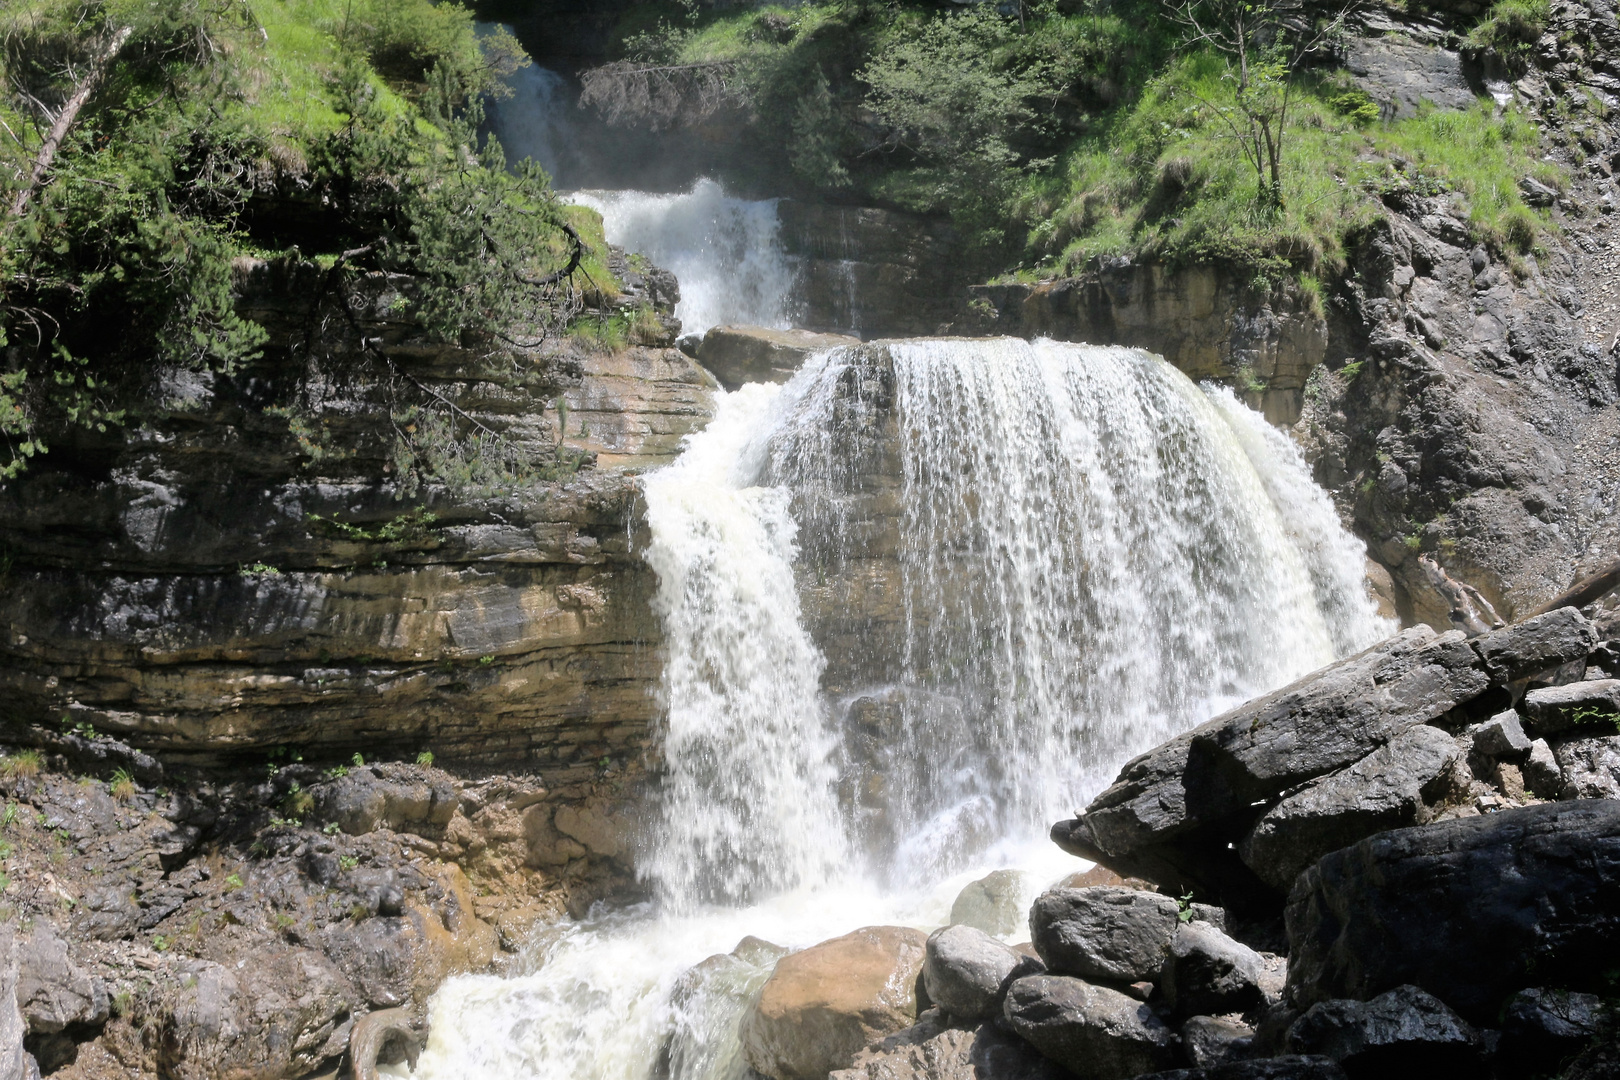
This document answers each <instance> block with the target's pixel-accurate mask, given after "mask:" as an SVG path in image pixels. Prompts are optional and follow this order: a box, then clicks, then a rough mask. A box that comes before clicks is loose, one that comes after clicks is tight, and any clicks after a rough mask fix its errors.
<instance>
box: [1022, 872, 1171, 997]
mask: <svg viewBox="0 0 1620 1080" xmlns="http://www.w3.org/2000/svg"><path fill="white" fill-rule="evenodd" d="M1178 915H1179V912H1178V909H1177V906H1176V902H1175V901H1174V900H1172V899H1171V898H1170V897H1168V896H1160V895H1159V894H1158V893H1150V892H1143V891H1142V890H1140V889H1124V888H1120V887H1118V886H1113V885H1097V886H1093V887H1091V888H1087V889H1052V890H1051V891H1049V892H1045V893H1042V894H1041V895H1040V896H1039V897H1037V898H1036V899H1035V903H1034V904H1033V905H1032V906H1031V907H1030V909H1029V933H1030V939H1031V941H1032V942H1033V943H1034V945H1035V951H1036V952H1037V953H1039V954H1040V957H1041V960H1042V962H1044V963H1045V964H1046V966H1047V968H1048V969H1049V970H1050V971H1052V972H1054V973H1055V974H1060V975H1079V976H1082V977H1084V978H1092V979H1106V980H1112V981H1115V982H1122V983H1132V982H1139V981H1142V980H1153V979H1157V978H1158V977H1159V971H1160V969H1161V968H1162V967H1163V966H1164V958H1165V954H1166V953H1167V951H1168V950H1169V948H1170V939H1171V938H1173V937H1174V936H1175V933H1176V927H1177V925H1178V924H1179V919H1178Z"/></svg>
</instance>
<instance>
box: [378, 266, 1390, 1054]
mask: <svg viewBox="0 0 1620 1080" xmlns="http://www.w3.org/2000/svg"><path fill="white" fill-rule="evenodd" d="M684 284H685V283H684V281H683V287H684ZM644 490H645V495H646V504H647V524H648V526H649V530H650V536H651V539H650V542H649V545H648V548H647V550H646V551H645V552H644V555H645V557H646V559H647V561H648V562H649V564H650V565H651V566H652V567H653V569H654V570H655V571H656V573H657V576H658V593H657V598H656V601H655V607H656V609H657V614H658V616H659V618H660V620H661V623H662V626H663V628H664V643H663V646H662V649H663V655H664V677H663V678H664V682H663V694H664V701H663V707H664V712H665V719H664V722H663V724H662V726H661V727H660V728H659V729H658V730H657V731H656V732H655V738H656V739H657V740H658V743H659V750H660V759H661V762H662V764H661V768H660V771H659V772H658V774H657V776H656V782H655V784H654V786H653V790H652V791H651V792H650V793H649V800H650V809H651V810H652V811H653V817H654V822H653V824H652V825H651V827H650V829H649V835H647V836H646V837H644V838H643V841H642V844H641V848H640V850H639V851H638V867H639V870H640V873H641V875H642V877H643V878H644V880H645V883H646V885H647V887H648V892H649V894H650V895H651V896H652V897H653V899H652V900H650V901H648V902H647V903H645V904H643V905H640V906H637V907H631V908H624V909H619V910H613V911H608V910H602V909H599V910H598V911H596V912H593V914H592V916H591V917H590V918H588V919H586V920H583V921H571V922H566V923H563V924H561V925H557V926H552V927H548V928H546V929H545V930H544V931H542V932H541V934H540V936H539V937H537V938H536V940H535V941H534V942H533V943H532V944H531V946H530V947H529V949H528V951H527V953H526V954H525V956H524V957H523V959H522V962H521V963H520V965H519V968H518V973H516V974H513V975H510V976H508V977H495V976H464V977H459V978H455V979H451V980H450V981H448V982H447V983H446V984H445V985H444V986H443V987H442V988H441V989H440V990H439V992H438V994H437V995H436V996H435V998H434V999H433V1002H432V1004H431V1007H430V1015H429V1020H430V1024H431V1034H430V1041H429V1045H428V1047H427V1049H426V1051H425V1052H424V1054H423V1057H422V1059H421V1061H420V1063H419V1065H418V1067H417V1070H416V1073H415V1075H416V1076H418V1077H430V1078H433V1080H450V1078H462V1077H465V1078H473V1077H477V1078H480V1080H529V1078H541V1077H544V1078H552V1077H556V1078H562V1077H569V1078H603V1080H607V1078H618V1080H644V1078H648V1077H651V1076H654V1075H657V1076H668V1077H672V1078H680V1080H689V1078H690V1080H696V1078H707V1080H740V1078H741V1077H742V1076H743V1075H744V1073H745V1071H746V1066H745V1064H744V1062H743V1060H742V1056H741V1049H740V1047H739V1044H738V1038H737V1031H738V1026H739V1024H740V1022H741V1020H742V1018H743V1016H744V1015H745V1013H746V1010H747V1007H748V1004H749V1001H750V999H751V996H752V995H753V994H755V993H756V992H757V990H758V988H759V987H760V985H762V984H763V982H764V980H765V979H766V978H767V977H768V975H769V972H770V970H771V966H772V965H773V964H774V962H775V958H776V956H777V955H779V950H778V949H776V948H773V947H772V946H777V947H786V948H797V947H802V946H806V945H810V944H813V943H815V942H817V941H822V940H825V939H827V938H830V937H834V936H837V935H839V934H842V933H846V932H848V931H850V930H853V929H856V928H858V927H861V926H867V925H875V924H898V925H909V926H915V927H918V928H921V929H931V928H933V927H936V926H939V925H942V924H943V923H944V922H945V921H946V920H947V918H948V915H949V912H950V908H951V903H952V900H953V899H954V898H955V897H956V895H957V893H958V892H959V891H960V889H961V888H962V887H963V886H964V885H966V884H967V883H968V882H970V881H973V880H975V879H976V878H978V877H981V876H982V875H984V874H985V873H987V872H989V871H992V870H998V869H1014V870H1017V871H1020V872H1021V874H1022V877H1021V878H1020V879H1019V880H1020V881H1021V882H1022V887H1023V890H1024V892H1025V894H1026V895H1024V896H1023V897H1021V904H1020V909H1027V906H1028V901H1029V900H1030V899H1032V898H1033V896H1034V895H1035V894H1036V893H1038V892H1039V891H1040V890H1042V889H1043V888H1045V887H1047V886H1048V885H1050V884H1051V883H1052V882H1054V881H1055V880H1057V879H1059V878H1061V877H1062V876H1063V875H1065V874H1067V873H1070V872H1072V871H1074V870H1077V869H1081V868H1082V865H1083V864H1080V863H1078V861H1077V860H1074V859H1072V858H1069V857H1067V856H1064V855H1063V854H1062V853H1061V852H1059V851H1058V850H1057V849H1056V848H1055V847H1053V846H1052V845H1051V843H1050V842H1049V841H1048V840H1047V839H1046V830H1047V828H1048V826H1049V825H1050V823H1051V821H1053V820H1055V819H1057V818H1059V817H1065V816H1068V815H1069V814H1070V813H1072V812H1073V811H1074V810H1075V809H1076V808H1077V807H1079V806H1083V805H1084V803H1085V802H1086V801H1087V800H1088V799H1089V798H1090V797H1091V796H1092V795H1094V794H1095V793H1096V791H1097V790H1099V788H1100V787H1101V786H1102V785H1103V784H1105V783H1107V781H1108V780H1109V779H1111V778H1112V776H1113V774H1114V773H1115V771H1116V770H1117V769H1118V767H1119V766H1120V765H1121V764H1122V763H1123V762H1124V761H1125V760H1126V759H1127V758H1128V757H1129V756H1131V755H1132V754H1134V753H1137V752H1140V751H1142V750H1144V749H1146V748H1148V747H1150V746H1153V745H1156V744H1157V743H1159V742H1161V741H1163V740H1164V739H1165V738H1168V737H1170V736H1172V735H1174V734H1177V733H1179V732H1181V731H1184V730H1187V729H1188V728H1190V727H1191V726H1193V725H1195V724H1197V723H1199V722H1201V721H1202V720H1204V719H1207V718H1208V717H1210V716H1212V715H1214V714H1216V713H1218V712H1219V711H1221V710H1223V709H1224V708H1227V707H1229V706H1231V705H1233V704H1236V703H1238V702H1241V701H1243V700H1246V699H1248V698H1250V697H1252V696H1254V695H1256V694H1259V693H1262V692H1264V691H1266V690H1269V689H1272V688H1274V687H1277V686H1280V685H1283V684H1285V683H1287V682H1288V681H1290V680H1292V679H1294V678H1297V677H1299V676H1300V675H1303V674H1305V673H1307V672H1309V671H1311V670H1313V669H1315V668H1318V667H1320V666H1322V665H1324V664H1326V663H1328V662H1330V661H1331V660H1333V659H1335V658H1336V657H1339V656H1343V655H1347V654H1348V653H1350V652H1354V651H1356V650H1358V649H1360V648H1362V647H1365V646H1366V645H1368V644H1371V643H1372V642H1373V641H1375V640H1377V639H1378V638H1380V637H1381V636H1383V635H1384V634H1386V633H1387V632H1389V631H1390V630H1391V629H1392V628H1391V627H1390V626H1389V625H1387V624H1386V623H1385V622H1384V621H1383V620H1381V619H1380V618H1378V617H1377V615H1376V613H1375V610H1374V607H1373V605H1372V603H1371V601H1370V600H1369V599H1368V597H1367V594H1366V588H1365V580H1364V562H1363V560H1364V553H1363V551H1362V548H1361V545H1360V544H1359V543H1358V542H1356V541H1355V540H1354V539H1353V538H1351V537H1350V536H1348V535H1347V534H1346V533H1345V532H1344V531H1343V530H1342V528H1341V526H1340V525H1339V522H1338V519H1337V517H1336V515H1335V513H1334V511H1333V508H1332V505H1331V504H1330V502H1329V500H1328V498H1327V496H1326V494H1325V493H1323V492H1322V491H1321V490H1320V489H1319V488H1317V487H1316V486H1315V485H1314V484H1313V483H1312V482H1311V480H1310V477H1309V474H1308V471H1307V470H1306V467H1305V465H1304V462H1303V460H1302V459H1301V457H1300V455H1299V453H1298V452H1297V450H1295V449H1294V447H1293V445H1292V444H1291V443H1290V442H1289V440H1288V439H1287V438H1286V436H1284V435H1283V434H1282V433H1280V432H1278V431H1276V430H1274V429H1272V428H1271V427H1270V426H1269V425H1267V424H1266V423H1265V422H1264V421H1263V420H1262V419H1261V418H1260V417H1259V415H1258V414H1256V413H1254V412H1253V411H1252V410H1250V409H1248V408H1246V407H1245V406H1243V405H1242V404H1240V403H1239V402H1238V401H1237V400H1236V399H1235V398H1234V397H1233V396H1232V394H1231V392H1230V391H1229V390H1226V389H1223V388H1218V387H1213V386H1204V387H1198V386H1195V385H1194V384H1193V383H1192V382H1191V381H1190V380H1188V379H1187V377H1186V376H1185V375H1183V374H1181V373H1180V372H1179V371H1177V370H1176V369H1174V368H1173V367H1171V366H1170V365H1168V364H1166V363H1165V362H1163V361H1162V360H1158V359H1156V358H1154V357H1151V356H1149V355H1148V354H1146V353H1143V352H1140V351H1138V350H1131V349H1122V348H1099V347H1091V346H1084V345H1071V344H1062V343H1055V342H1035V343H1029V342H1025V341H1020V340H1012V339H988V340H982V341H969V340H960V339H938V340H935V339H925V340H915V341H899V342H879V343H871V344H867V345H860V346H851V347H848V348H843V349H837V350H833V351H832V352H829V353H826V354H822V355H819V356H816V357H813V358H811V359H810V360H809V361H807V362H806V364H805V366H804V367H803V369H802V370H801V371H800V372H799V373H798V374H797V375H796V376H795V377H794V378H793V379H792V380H791V381H790V382H789V383H788V384H786V385H785V386H780V387H778V386H764V385H749V386H744V387H742V388H741V389H739V390H738V391H736V392H734V393H730V394H724V393H722V394H720V395H718V411H717V413H716V416H715V418H714V420H713V421H712V422H711V424H710V425H709V426H708V427H707V428H706V429H705V430H704V431H702V432H701V433H699V434H697V435H694V436H692V437H691V438H690V439H689V440H688V444H687V447H686V449H685V451H684V453H683V454H682V456H681V457H680V458H679V459H677V460H676V461H675V462H674V463H673V464H671V465H669V466H666V467H664V468H662V469H659V470H656V471H654V472H652V473H650V474H648V475H647V476H646V477H645V479H644ZM840 590H842V591H840ZM877 594H880V595H878V599H875V600H874V599H873V598H872V597H873V596H874V595H877ZM829 595H834V596H835V597H836V598H837V599H836V603H835V605H834V606H835V607H836V608H837V614H838V616H839V618H841V619H842V620H843V622H842V623H840V624H839V625H841V626H843V627H844V631H843V632H844V634H845V636H846V637H847V636H848V635H849V634H851V633H853V635H854V638H855V644H854V646H851V644H850V643H849V641H847V640H843V641H841V642H839V643H837V644H833V643H831V641H830V639H829V638H827V636H826V635H825V634H822V635H821V636H820V637H819V638H818V632H817V627H819V626H822V625H823V624H825V623H826V622H827V620H828V615H827V607H828V604H827V596H829ZM863 597H864V599H862V598H863ZM862 604H867V605H868V608H866V609H863V608H862V607H861V605H862ZM852 620H853V625H854V626H855V630H853V631H851V630H850V629H849V625H847V624H850V623H851V621H852ZM862 620H864V621H862ZM829 683H834V684H836V685H837V690H836V692H828V690H827V689H826V687H827V685H828V684H829ZM1007 931H1008V932H1007V933H1006V934H1005V935H1004V937H1005V939H1006V940H1008V941H1022V940H1025V938H1026V937H1027V934H1026V932H1024V931H1023V930H1021V929H1020V928H1018V927H1016V926H1011V927H1008V928H1007ZM766 943H769V944H766ZM711 957H714V958H715V959H712V960H711V959H707V958H711ZM700 963H701V966H699V965H700ZM400 1075H405V1074H403V1073H401V1074H400Z"/></svg>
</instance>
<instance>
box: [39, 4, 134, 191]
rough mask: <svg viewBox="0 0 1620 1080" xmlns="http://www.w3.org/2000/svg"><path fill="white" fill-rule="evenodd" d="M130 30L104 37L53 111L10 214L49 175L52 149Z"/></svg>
mask: <svg viewBox="0 0 1620 1080" xmlns="http://www.w3.org/2000/svg"><path fill="white" fill-rule="evenodd" d="M133 32H134V28H133V27H130V26H121V27H119V28H118V29H116V30H114V31H113V33H112V36H111V37H110V38H108V39H107V43H106V45H105V46H103V48H102V49H101V51H100V52H99V53H98V54H97V55H96V58H95V60H94V62H92V63H91V65H90V70H89V71H87V72H86V73H85V75H84V77H83V78H82V79H80V80H79V86H78V89H76V90H74V91H73V96H72V97H70V98H68V99H67V101H66V102H64V103H63V105H62V109H61V111H60V112H58V113H57V114H56V120H55V121H54V122H53V123H52V124H51V129H50V131H49V132H47V133H46V135H45V142H44V145H42V146H41V147H40V148H39V153H38V154H37V155H35V157H34V171H33V175H32V176H30V177H29V181H28V183H27V184H25V185H23V187H22V188H21V189H20V190H19V191H18V192H17V197H16V198H15V199H13V200H12V203H11V216H12V217H14V218H20V217H22V216H23V213H24V212H25V211H26V210H27V209H28V203H29V200H31V199H32V198H33V197H34V194H35V193H36V192H37V191H39V189H40V188H41V187H42V186H43V185H44V183H45V179H46V177H47V176H49V175H50V171H51V165H52V164H54V163H55V161H56V152H57V150H58V148H60V147H61V145H62V140H63V139H64V138H66V137H67V133H68V129H69V128H71V127H72V126H73V121H74V120H76V119H78V116H79V110H81V109H83V108H84V106H85V103H86V102H88V101H89V100H90V96H91V95H92V94H94V93H95V92H96V87H97V86H99V85H101V80H102V79H103V78H104V77H105V76H106V74H107V69H108V68H109V67H111V66H112V62H113V61H114V60H116V59H117V58H118V53H119V51H120V50H122V49H123V47H124V43H125V42H127V41H128V40H129V36H130V34H132V33H133Z"/></svg>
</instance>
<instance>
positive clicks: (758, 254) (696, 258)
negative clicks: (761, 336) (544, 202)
mask: <svg viewBox="0 0 1620 1080" xmlns="http://www.w3.org/2000/svg"><path fill="white" fill-rule="evenodd" d="M567 198H568V200H569V201H570V202H575V203H578V204H580V205H582V206H589V207H590V208H591V209H593V210H595V211H597V212H598V213H600V214H601V215H602V223H603V226H604V228H605V231H606V234H607V238H608V242H609V243H612V244H617V245H619V246H620V247H622V248H624V249H625V250H627V251H633V252H637V253H639V254H641V255H645V256H646V257H647V258H649V259H651V260H652V261H653V262H654V263H656V264H657V265H658V266H661V267H663V268H664V269H666V270H670V271H672V272H673V273H674V274H675V276H676V277H677V278H679V279H680V283H681V301H680V303H679V304H677V305H676V307H675V315H676V317H677V318H679V319H680V320H681V328H682V329H683V330H684V331H685V332H687V333H695V334H701V333H703V332H704V331H705V330H707V329H709V328H710V327H712V326H720V325H723V324H726V323H744V324H748V325H751V326H769V327H775V328H778V329H782V328H786V327H787V326H788V325H789V324H790V323H789V320H790V317H791V312H790V310H789V308H790V304H791V297H792V292H793V285H794V280H795V276H796V275H797V272H798V271H797V267H796V266H795V263H794V260H793V259H792V258H791V257H790V256H789V255H787V254H786V253H785V252H784V251H783V250H782V246H781V244H780V243H779V242H778V239H777V228H778V225H777V219H776V200H775V199H763V200H748V199H739V198H736V197H734V196H731V195H727V194H726V192H725V189H724V188H722V187H721V186H720V185H719V184H718V183H716V182H715V181H713V180H707V179H705V180H699V181H697V182H696V183H695V184H693V185H692V189H691V190H690V191H687V192H682V193H677V194H672V195H659V194H651V193H648V192H644V191H577V192H575V193H573V194H572V195H569V196H567Z"/></svg>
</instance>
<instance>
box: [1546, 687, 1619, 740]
mask: <svg viewBox="0 0 1620 1080" xmlns="http://www.w3.org/2000/svg"><path fill="white" fill-rule="evenodd" d="M1524 714H1525V717H1526V720H1527V725H1526V726H1527V727H1528V729H1529V732H1530V734H1531V735H1533V736H1535V737H1536V738H1538V739H1545V738H1547V737H1548V736H1549V735H1556V734H1558V733H1560V732H1565V731H1570V730H1572V729H1579V728H1588V729H1590V728H1597V729H1599V730H1604V729H1607V730H1608V731H1610V732H1613V731H1614V729H1615V723H1616V721H1620V679H1589V680H1583V681H1581V682H1573V683H1566V684H1564V685H1563V686H1547V687H1543V688H1542V689H1540V690H1532V691H1530V692H1529V693H1528V694H1526V695H1525V696H1524Z"/></svg>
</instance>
